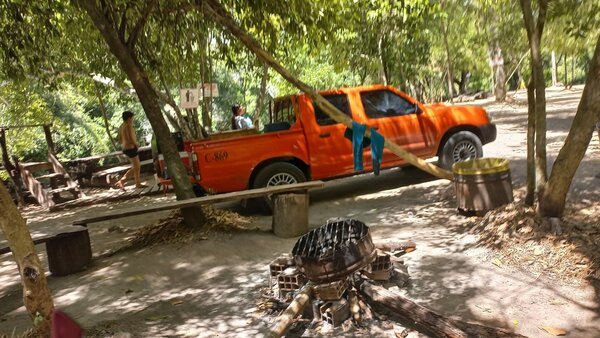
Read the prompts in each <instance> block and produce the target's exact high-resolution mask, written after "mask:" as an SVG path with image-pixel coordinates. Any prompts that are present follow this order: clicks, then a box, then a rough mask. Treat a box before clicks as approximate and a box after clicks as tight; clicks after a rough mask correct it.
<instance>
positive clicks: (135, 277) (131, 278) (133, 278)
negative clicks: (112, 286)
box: [126, 275, 144, 282]
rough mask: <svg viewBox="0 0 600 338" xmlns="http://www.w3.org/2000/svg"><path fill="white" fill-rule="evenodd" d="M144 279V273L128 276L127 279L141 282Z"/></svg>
mask: <svg viewBox="0 0 600 338" xmlns="http://www.w3.org/2000/svg"><path fill="white" fill-rule="evenodd" d="M143 280H144V276H142V275H135V276H131V277H127V279H126V281H127V282H141V281H143Z"/></svg>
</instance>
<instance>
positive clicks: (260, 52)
mask: <svg viewBox="0 0 600 338" xmlns="http://www.w3.org/2000/svg"><path fill="white" fill-rule="evenodd" d="M201 7H202V11H203V12H204V14H206V15H207V16H208V17H210V18H211V19H212V20H214V21H215V22H217V23H219V24H221V25H223V26H224V27H225V28H227V29H228V30H229V32H231V34H233V35H234V36H235V37H237V38H238V39H239V40H240V41H241V42H242V43H243V44H245V45H246V47H248V49H250V51H252V52H253V53H254V54H255V55H256V56H257V57H258V58H259V59H261V60H262V61H263V62H265V63H266V64H268V65H269V66H271V68H273V69H274V70H275V71H277V72H278V73H279V74H281V76H283V78H284V79H286V80H287V81H288V82H290V83H291V84H293V85H294V86H296V87H297V88H298V89H300V90H301V91H303V92H304V93H306V94H308V95H309V96H310V97H311V98H312V99H313V101H314V102H315V103H316V104H317V105H318V106H319V107H321V109H322V110H323V111H324V112H325V114H327V115H328V116H329V117H331V118H332V119H334V120H335V121H336V122H339V123H342V124H344V125H345V126H346V127H348V128H352V118H350V117H348V116H347V115H345V114H344V113H342V112H341V111H340V110H339V109H337V108H336V107H334V106H333V105H332V104H331V103H329V101H327V100H325V98H324V97H323V96H321V95H319V94H318V93H317V92H315V91H314V90H313V89H312V88H311V87H310V86H309V85H307V84H306V83H304V82H302V81H300V80H298V79H297V78H295V77H294V76H293V75H292V74H291V73H290V72H289V71H288V70H287V69H285V68H284V67H283V66H282V65H280V64H279V63H278V62H277V61H276V60H275V59H274V58H273V56H271V55H270V54H269V53H268V52H267V51H266V50H265V49H263V48H262V47H261V46H260V44H259V43H258V41H256V39H254V38H253V37H251V36H250V35H249V34H248V33H247V32H245V31H244V30H242V29H241V28H240V27H239V26H238V25H237V24H236V23H235V20H234V19H233V18H232V17H231V15H230V14H229V13H228V12H227V10H225V8H223V6H222V5H221V4H220V3H219V2H218V1H216V0H204V1H202V6H201ZM365 136H366V137H371V131H370V129H369V128H367V130H366V132H365ZM384 146H385V147H386V148H388V149H389V150H391V152H392V153H394V154H396V155H397V156H399V157H401V158H403V159H404V160H406V161H407V162H408V163H410V164H412V165H414V166H416V167H418V168H419V169H421V170H423V171H426V172H428V173H430V174H432V175H434V176H436V177H439V178H443V179H447V180H450V181H452V180H453V179H454V175H453V174H452V172H450V171H448V170H444V169H442V168H440V167H437V166H435V165H433V164H430V163H428V162H426V161H425V160H423V159H422V158H419V157H417V156H415V155H413V154H412V153H410V152H408V151H406V150H404V149H402V147H400V146H399V145H397V144H396V143H394V142H392V141H390V140H389V139H387V138H385V143H384Z"/></svg>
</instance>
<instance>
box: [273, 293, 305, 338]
mask: <svg viewBox="0 0 600 338" xmlns="http://www.w3.org/2000/svg"><path fill="white" fill-rule="evenodd" d="M312 288H313V283H311V282H308V283H306V285H304V286H303V287H302V289H301V290H300V291H299V292H298V295H296V297H295V298H294V300H293V301H292V302H291V303H290V305H288V307H287V308H286V309H285V311H283V313H282V314H281V315H280V316H279V317H277V320H276V321H275V325H273V326H272V327H271V329H270V330H269V332H268V333H267V334H266V336H265V337H266V338H279V337H281V336H283V335H284V334H285V332H286V331H287V329H288V328H289V327H290V325H292V323H293V322H294V319H295V318H296V317H298V315H299V314H300V313H301V312H302V310H303V309H304V308H305V307H306V304H308V303H309V301H310V298H311V296H312Z"/></svg>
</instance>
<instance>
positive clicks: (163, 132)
mask: <svg viewBox="0 0 600 338" xmlns="http://www.w3.org/2000/svg"><path fill="white" fill-rule="evenodd" d="M78 3H79V4H80V6H81V7H82V8H83V9H84V10H85V11H86V12H87V14H88V15H89V17H90V18H91V19H92V22H93V23H94V25H95V26H96V28H97V29H98V30H99V31H100V33H101V35H102V37H103V38H104V40H105V41H106V43H107V44H108V47H109V48H110V51H111V52H112V54H113V55H114V56H115V57H116V58H117V60H118V62H119V65H120V66H121V68H122V69H123V71H124V72H125V74H127V77H128V78H129V80H130V81H131V84H132V85H133V88H135V91H136V93H137V95H138V98H139V100H140V103H141V104H142V107H143V108H144V112H145V113H146V116H147V117H148V120H149V121H150V125H151V126H152V130H153V131H154V133H155V135H156V139H157V141H158V145H159V146H160V149H161V151H162V153H163V155H164V157H165V163H166V165H167V170H168V172H169V175H170V177H171V180H172V183H173V188H174V190H175V194H176V195H177V199H178V200H184V199H188V198H194V197H196V195H195V194H194V191H193V190H192V185H191V183H190V180H189V179H188V175H187V172H186V169H185V167H184V166H183V162H182V161H181V158H180V157H179V152H178V150H177V147H176V146H175V142H174V140H173V139H172V138H171V133H170V132H169V127H168V126H167V123H166V122H165V120H164V118H163V116H162V113H161V110H160V106H159V101H160V99H159V96H158V94H157V91H156V90H155V89H154V87H153V86H152V84H151V83H150V80H149V79H148V76H147V74H146V73H145V71H144V69H143V67H142V65H141V64H140V63H139V61H138V60H137V56H136V54H135V53H136V51H135V50H136V49H135V46H134V45H133V43H132V42H131V36H130V37H129V39H125V37H124V36H123V35H124V34H121V35H120V33H119V31H118V30H117V28H116V27H115V26H113V24H115V25H116V23H112V22H111V19H110V18H111V17H121V15H118V13H112V14H113V15H111V13H110V11H111V10H112V8H108V7H104V6H103V7H102V8H99V7H98V5H97V2H96V1H95V0H79V1H78ZM148 6H151V4H149V5H148ZM149 14H150V13H147V15H149ZM105 15H106V16H105ZM142 20H143V19H142ZM183 214H184V219H185V221H186V223H187V224H189V225H201V224H202V223H204V221H205V219H204V214H203V212H202V209H201V208H200V207H198V208H194V212H186V210H183ZM190 216H192V217H190Z"/></svg>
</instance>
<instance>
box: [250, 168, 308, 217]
mask: <svg viewBox="0 0 600 338" xmlns="http://www.w3.org/2000/svg"><path fill="white" fill-rule="evenodd" d="M301 182H306V176H305V175H304V172H302V170H300V168H298V167H296V166H295V165H293V164H291V163H287V162H276V163H271V164H269V165H267V166H266V167H264V168H262V169H261V170H260V171H259V172H258V174H257V175H256V177H255V178H254V182H253V183H252V188H264V187H268V186H276V185H283V184H292V183H301ZM256 204H257V206H258V208H259V209H260V210H261V211H263V212H266V213H271V212H272V211H273V201H272V200H271V197H270V196H265V197H262V198H257V199H256Z"/></svg>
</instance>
